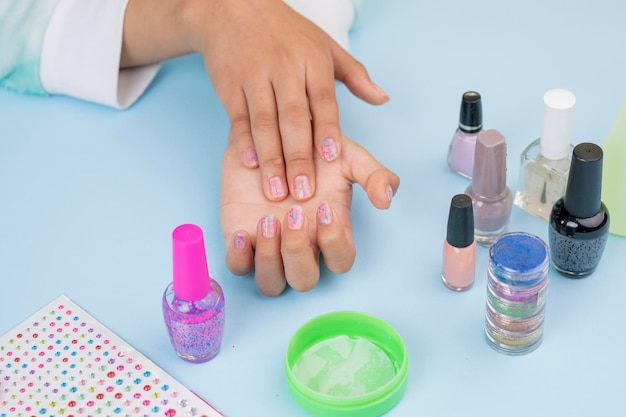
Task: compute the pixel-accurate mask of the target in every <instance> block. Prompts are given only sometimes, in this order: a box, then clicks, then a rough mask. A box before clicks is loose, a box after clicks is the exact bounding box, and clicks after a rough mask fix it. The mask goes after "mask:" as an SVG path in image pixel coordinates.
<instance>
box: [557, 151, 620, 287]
mask: <svg viewBox="0 0 626 417" xmlns="http://www.w3.org/2000/svg"><path fill="white" fill-rule="evenodd" d="M602 159H603V152H602V148H600V147H599V146H598V145H596V144H593V143H581V144H579V145H576V147H575V148H574V152H573V154H572V164H571V168H570V171H569V179H568V181H567V190H566V192H565V197H563V198H561V199H560V200H558V201H557V202H556V203H555V204H554V207H553V208H552V213H551V215H550V222H549V228H548V233H549V238H550V255H551V258H552V265H553V266H554V269H556V270H557V271H558V272H559V273H560V274H561V275H564V276H566V277H568V278H583V277H585V276H588V275H590V274H591V273H593V271H595V269H596V267H597V266H598V264H599V263H600V259H601V258H602V254H603V252H604V247H605V246H606V241H607V238H608V232H609V212H608V210H607V208H606V206H605V205H604V203H602V200H601V196H602Z"/></svg>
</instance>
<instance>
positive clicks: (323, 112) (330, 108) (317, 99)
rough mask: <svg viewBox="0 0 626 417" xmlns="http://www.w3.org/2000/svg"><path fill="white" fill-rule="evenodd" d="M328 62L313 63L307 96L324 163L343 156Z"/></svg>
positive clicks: (330, 68) (332, 76)
mask: <svg viewBox="0 0 626 417" xmlns="http://www.w3.org/2000/svg"><path fill="white" fill-rule="evenodd" d="M330 59H331V57H329V59H319V60H316V61H313V62H312V63H311V64H310V65H309V67H308V68H307V80H306V84H307V94H308V97H309V108H310V110H311V116H312V119H313V140H314V142H315V147H316V148H317V151H318V153H319V154H320V156H321V157H322V159H324V160H325V161H334V160H335V159H337V157H338V156H339V153H340V147H341V137H342V135H341V128H340V126H339V108H338V106H337V98H336V96H335V77H334V69H333V66H332V64H331V61H330Z"/></svg>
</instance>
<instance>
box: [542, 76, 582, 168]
mask: <svg viewBox="0 0 626 417" xmlns="http://www.w3.org/2000/svg"><path fill="white" fill-rule="evenodd" d="M543 104H544V110H543V131H542V133H541V154H542V155H543V156H545V157H546V158H548V159H562V158H565V157H567V155H568V154H569V148H570V132H571V130H572V109H573V108H574V104H576V96H574V94H573V93H572V92H571V91H568V90H564V89H560V88H556V89H553V90H549V91H548V92H546V93H545V94H544V95H543Z"/></svg>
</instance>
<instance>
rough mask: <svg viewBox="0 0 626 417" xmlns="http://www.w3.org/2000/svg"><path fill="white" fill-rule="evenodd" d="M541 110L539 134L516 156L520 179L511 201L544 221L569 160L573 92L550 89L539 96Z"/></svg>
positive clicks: (559, 191) (562, 185)
mask: <svg viewBox="0 0 626 417" xmlns="http://www.w3.org/2000/svg"><path fill="white" fill-rule="evenodd" d="M543 103H544V113H543V129H542V133H541V137H540V138H539V139H536V140H535V141H533V142H532V143H531V144H530V145H528V147H527V148H526V149H525V150H524V152H522V155H521V157H520V163H521V165H520V178H519V182H518V185H517V191H516V193H515V199H514V200H513V204H515V205H516V206H517V207H519V208H521V209H522V210H524V211H526V212H527V213H529V214H532V215H533V216H535V217H538V218H540V219H542V220H544V221H547V220H548V218H549V217H550V212H551V211H552V206H553V205H554V203H555V202H556V201H557V200H558V199H559V198H561V197H563V195H564V194H565V187H566V185H567V176H568V173H569V167H570V159H571V155H572V149H574V147H573V146H572V145H571V143H570V131H571V127H572V110H573V108H574V105H575V104H576V97H575V96H574V94H573V93H571V92H570V91H568V90H563V89H553V90H549V91H548V92H546V93H545V94H544V96H543Z"/></svg>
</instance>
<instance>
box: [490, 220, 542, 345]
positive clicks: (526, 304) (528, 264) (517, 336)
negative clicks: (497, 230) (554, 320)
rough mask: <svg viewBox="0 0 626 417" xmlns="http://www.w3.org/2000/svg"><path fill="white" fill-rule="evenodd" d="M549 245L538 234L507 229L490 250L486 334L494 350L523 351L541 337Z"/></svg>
mask: <svg viewBox="0 0 626 417" xmlns="http://www.w3.org/2000/svg"><path fill="white" fill-rule="evenodd" d="M549 267H550V260H549V253H548V247H547V245H546V244H545V243H544V241H543V240H541V239H540V238H539V237H537V236H534V235H531V234H528V233H523V232H515V233H507V234H505V235H503V236H502V237H501V238H500V239H498V240H497V241H496V242H495V244H494V245H493V246H492V247H491V248H490V250H489V267H488V272H487V311H486V315H485V335H486V338H487V343H488V344H489V345H490V346H491V347H492V348H493V349H495V350H496V351H498V352H502V353H506V354H509V355H522V354H526V353H529V352H532V351H533V350H535V349H537V348H538V347H539V345H540V344H541V341H542V339H543V323H544V317H545V305H546V291H547V287H548V282H549V274H548V272H549Z"/></svg>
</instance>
